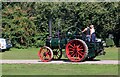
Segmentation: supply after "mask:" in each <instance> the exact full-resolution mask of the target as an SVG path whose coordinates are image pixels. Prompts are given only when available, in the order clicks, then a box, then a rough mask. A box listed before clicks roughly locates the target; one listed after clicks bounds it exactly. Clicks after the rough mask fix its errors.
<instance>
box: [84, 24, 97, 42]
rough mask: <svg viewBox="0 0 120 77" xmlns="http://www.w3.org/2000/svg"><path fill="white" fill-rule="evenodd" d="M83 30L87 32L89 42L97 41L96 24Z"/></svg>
mask: <svg viewBox="0 0 120 77" xmlns="http://www.w3.org/2000/svg"><path fill="white" fill-rule="evenodd" d="M82 32H86V40H87V41H88V42H95V40H96V35H95V29H94V25H90V26H89V27H87V28H85V29H84V30H83V31H82Z"/></svg>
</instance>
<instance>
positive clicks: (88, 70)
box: [0, 48, 118, 75]
mask: <svg viewBox="0 0 120 77" xmlns="http://www.w3.org/2000/svg"><path fill="white" fill-rule="evenodd" d="M38 50H39V48H29V49H15V48H12V49H11V50H10V51H6V52H3V53H0V55H1V54H2V59H24V60H25V59H39V58H38V56H37V53H38ZM105 51H106V55H105V56H98V57H96V58H97V59H100V60H102V59H103V60H105V59H110V60H117V59H118V48H105ZM62 58H64V57H62ZM2 74H3V75H118V65H95V64H82V65H79V64H2Z"/></svg>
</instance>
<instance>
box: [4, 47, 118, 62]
mask: <svg viewBox="0 0 120 77" xmlns="http://www.w3.org/2000/svg"><path fill="white" fill-rule="evenodd" d="M39 49H40V48H28V49H16V48H12V49H11V50H10V51H6V52H3V53H2V59H39V57H38V55H37V54H38V51H39ZM63 52H64V51H63ZM105 52H106V55H102V56H97V57H96V59H101V60H103V59H104V60H109V59H110V60H118V55H120V53H118V52H119V49H118V48H116V47H112V48H105ZM62 58H64V54H63V57H62Z"/></svg>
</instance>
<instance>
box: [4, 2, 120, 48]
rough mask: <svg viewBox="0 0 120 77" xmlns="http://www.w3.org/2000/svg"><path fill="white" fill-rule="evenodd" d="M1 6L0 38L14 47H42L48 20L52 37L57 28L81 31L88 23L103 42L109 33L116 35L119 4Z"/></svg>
mask: <svg viewBox="0 0 120 77" xmlns="http://www.w3.org/2000/svg"><path fill="white" fill-rule="evenodd" d="M2 5H3V7H2V28H3V33H2V35H3V37H4V38H10V39H11V40H12V43H13V46H14V47H21V46H23V48H24V47H31V46H37V47H38V46H42V45H44V44H43V42H45V39H46V36H47V33H48V19H49V18H52V32H53V35H54V34H55V32H56V31H57V30H58V29H61V30H62V32H65V31H66V30H67V29H68V28H69V27H71V26H75V25H76V26H77V27H80V28H85V27H86V26H89V25H90V24H93V25H95V28H96V35H97V37H99V38H103V39H105V38H106V37H107V35H108V33H109V32H111V33H113V34H114V36H118V35H119V32H120V27H119V20H120V19H119V17H120V14H119V10H120V6H119V5H120V3H119V2H111V3H105V2H102V3H94V2H93V3H92V2H91V3H87V2H86V3H82V2H79V3H78V2H72V3H71V2H69V3H65V2H61V3H57V2H45V3H40V2H39V3H38V2H29V3H27V2H15V3H14V2H11V3H6V2H3V3H2ZM116 39H118V38H116Z"/></svg>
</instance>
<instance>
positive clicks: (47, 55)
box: [38, 46, 53, 62]
mask: <svg viewBox="0 0 120 77" xmlns="http://www.w3.org/2000/svg"><path fill="white" fill-rule="evenodd" d="M38 56H39V58H40V60H41V61H43V62H48V61H50V60H51V59H52V58H53V52H52V49H51V48H49V47H47V46H44V47H41V48H40V50H39V52H38Z"/></svg>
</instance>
